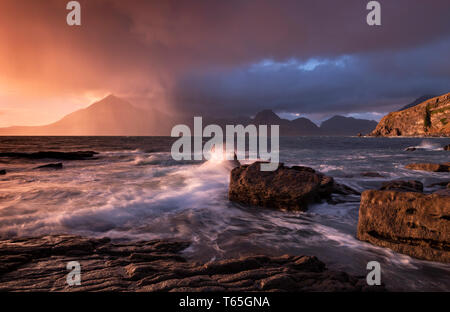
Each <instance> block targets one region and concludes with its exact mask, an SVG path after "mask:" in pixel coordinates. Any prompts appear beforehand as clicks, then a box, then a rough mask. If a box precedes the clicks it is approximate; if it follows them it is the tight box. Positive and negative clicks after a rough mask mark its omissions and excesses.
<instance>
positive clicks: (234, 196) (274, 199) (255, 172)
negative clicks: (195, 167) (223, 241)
mask: <svg viewBox="0 0 450 312" xmlns="http://www.w3.org/2000/svg"><path fill="white" fill-rule="evenodd" d="M332 193H337V194H358V193H357V192H356V191H354V190H352V189H351V188H349V187H345V186H342V185H339V184H337V183H335V182H334V180H333V178H331V177H328V176H325V175H324V174H322V173H320V172H316V171H315V170H314V169H312V168H309V167H302V166H293V167H285V166H284V165H283V164H280V165H279V167H278V169H277V170H275V171H261V170H260V162H255V163H253V164H251V165H243V166H240V167H237V168H234V169H233V170H232V171H231V176H230V186H229V191H228V197H229V199H230V200H231V201H235V202H239V203H242V204H246V205H253V206H262V207H268V208H276V209H282V210H300V211H305V210H306V209H307V208H308V204H310V203H313V202H318V201H320V200H322V199H329V198H330V197H331V194H332Z"/></svg>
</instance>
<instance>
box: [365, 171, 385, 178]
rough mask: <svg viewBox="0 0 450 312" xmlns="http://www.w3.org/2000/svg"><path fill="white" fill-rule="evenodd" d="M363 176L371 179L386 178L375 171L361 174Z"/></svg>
mask: <svg viewBox="0 0 450 312" xmlns="http://www.w3.org/2000/svg"><path fill="white" fill-rule="evenodd" d="M361 175H362V176H363V177H370V178H383V177H384V176H383V175H381V174H379V173H378V172H374V171H367V172H363V173H361Z"/></svg>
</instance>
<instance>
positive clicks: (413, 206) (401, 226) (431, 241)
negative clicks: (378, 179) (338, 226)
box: [357, 190, 450, 262]
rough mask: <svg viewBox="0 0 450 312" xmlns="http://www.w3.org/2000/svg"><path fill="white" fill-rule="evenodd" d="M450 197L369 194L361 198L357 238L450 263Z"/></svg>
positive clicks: (431, 259) (384, 192) (406, 193)
mask: <svg viewBox="0 0 450 312" xmlns="http://www.w3.org/2000/svg"><path fill="white" fill-rule="evenodd" d="M449 228H450V196H448V195H446V194H437V193H434V194H429V195H427V194H421V193H418V192H402V191H378V190H369V191H365V192H363V193H362V195H361V204H360V207H359V220H358V230H357V237H358V239H360V240H363V241H367V242H370V243H372V244H374V245H377V246H381V247H387V248H390V249H392V250H394V251H397V252H400V253H404V254H407V255H410V256H412V257H415V258H419V259H425V260H430V261H440V262H450V231H449Z"/></svg>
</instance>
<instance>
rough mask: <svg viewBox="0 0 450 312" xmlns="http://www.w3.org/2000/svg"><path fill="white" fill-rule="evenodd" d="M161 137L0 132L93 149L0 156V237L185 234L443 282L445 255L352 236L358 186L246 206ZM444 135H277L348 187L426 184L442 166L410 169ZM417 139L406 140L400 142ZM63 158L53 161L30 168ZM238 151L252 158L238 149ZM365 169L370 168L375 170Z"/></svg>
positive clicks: (224, 175) (24, 144) (209, 247)
mask: <svg viewBox="0 0 450 312" xmlns="http://www.w3.org/2000/svg"><path fill="white" fill-rule="evenodd" d="M173 142H174V138H170V137H0V152H37V151H63V152H69V151H79V150H92V151H96V152H98V153H99V154H98V155H95V157H94V159H89V160H72V161H68V160H67V161H64V160H63V161H60V160H50V159H40V160H27V159H19V158H11V157H0V170H1V169H5V170H6V171H7V174H6V175H0V238H2V239H7V238H17V237H25V236H37V235H46V234H61V233H69V234H77V235H85V236H92V237H110V238H112V239H113V240H116V241H138V240H153V239H173V240H188V241H190V242H192V244H191V246H190V247H189V248H188V249H186V250H185V251H184V252H183V255H184V256H185V257H186V258H188V259H192V260H197V261H213V260H220V259H226V258H231V257H238V256H245V255H254V254H263V255H270V256H276V255H283V254H290V255H313V256H317V257H318V258H319V259H320V260H321V261H323V262H324V263H325V264H326V265H327V267H328V268H330V269H333V270H342V271H345V272H347V273H350V274H354V275H357V276H365V275H366V274H367V273H368V270H367V263H368V262H370V261H378V262H379V263H380V264H381V281H382V283H383V284H385V285H386V287H387V288H388V289H389V290H397V291H450V265H449V264H442V263H437V262H430V261H422V260H417V259H413V258H411V257H409V256H407V255H403V254H399V253H396V252H394V251H392V250H390V249H387V248H381V247H377V246H373V245H371V244H369V243H366V242H361V241H359V240H358V239H357V238H356V228H357V223H358V209H359V200H360V198H359V196H350V197H349V198H347V199H346V201H345V202H341V203H338V204H329V203H327V202H323V203H317V204H314V205H311V206H310V208H309V210H308V211H307V212H287V211H277V210H271V209H266V208H260V207H247V206H243V205H240V204H237V203H233V202H230V201H229V200H228V196H227V194H228V184H229V177H230V170H231V169H232V167H231V166H230V164H229V162H227V161H220V160H217V159H213V160H210V161H175V160H173V159H172V157H171V154H170V150H171V145H172V143H173ZM449 143H450V139H449V138H426V139H424V138H366V137H362V138H358V137H282V138H280V161H281V162H283V163H284V164H285V165H289V166H290V165H302V166H308V167H312V168H314V169H315V170H317V171H320V172H323V173H324V174H326V175H329V176H332V177H333V178H335V180H337V182H339V183H343V184H345V185H348V186H350V187H352V188H354V189H356V190H358V191H363V190H367V189H377V188H379V187H380V185H381V183H382V182H384V181H387V180H393V179H414V180H419V181H421V182H422V183H423V184H424V186H425V191H432V190H434V188H432V187H429V185H430V184H432V183H436V182H443V181H449V180H450V174H449V173H433V172H424V171H411V170H407V169H405V168H404V166H405V165H406V164H408V163H412V162H448V161H450V157H449V156H450V152H448V151H444V150H443V149H442V147H443V146H444V145H447V144H449ZM407 147H416V150H415V151H405V148H407ZM55 162H62V163H63V166H64V168H63V169H62V170H36V169H35V168H36V167H37V166H39V165H45V164H48V163H55ZM247 162H251V160H248V161H247ZM365 172H372V173H374V172H376V173H378V175H374V174H369V175H370V176H365V175H364V174H363V173H365Z"/></svg>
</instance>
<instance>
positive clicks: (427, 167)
mask: <svg viewBox="0 0 450 312" xmlns="http://www.w3.org/2000/svg"><path fill="white" fill-rule="evenodd" d="M405 168H406V169H410V170H421V171H431V172H450V166H449V165H448V163H445V164H433V163H419V164H418V163H413V164H408V165H406V166H405Z"/></svg>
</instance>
